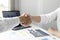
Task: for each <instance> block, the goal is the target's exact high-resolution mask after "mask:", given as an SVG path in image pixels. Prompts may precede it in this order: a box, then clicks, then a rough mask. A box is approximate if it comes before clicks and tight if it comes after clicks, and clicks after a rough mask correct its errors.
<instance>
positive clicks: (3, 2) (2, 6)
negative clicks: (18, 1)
mask: <svg viewBox="0 0 60 40" xmlns="http://www.w3.org/2000/svg"><path fill="white" fill-rule="evenodd" d="M3 10H10V0H0V17H2V11H3Z"/></svg>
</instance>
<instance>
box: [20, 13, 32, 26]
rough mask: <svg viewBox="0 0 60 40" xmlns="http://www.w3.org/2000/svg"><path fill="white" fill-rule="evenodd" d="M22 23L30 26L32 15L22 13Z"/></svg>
mask: <svg viewBox="0 0 60 40" xmlns="http://www.w3.org/2000/svg"><path fill="white" fill-rule="evenodd" d="M19 19H20V22H21V25H22V26H24V27H27V26H29V25H30V24H31V23H32V20H31V16H30V15H29V14H27V13H24V14H22V15H21V16H20V17H19Z"/></svg>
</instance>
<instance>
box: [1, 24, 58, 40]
mask: <svg viewBox="0 0 60 40" xmlns="http://www.w3.org/2000/svg"><path fill="white" fill-rule="evenodd" d="M35 26H36V25H32V27H31V28H27V29H23V30H18V31H13V30H9V31H6V32H2V33H0V40H59V38H56V37H55V36H44V37H34V36H33V35H32V34H30V33H29V31H28V29H33V30H34V29H40V30H43V29H42V28H39V27H38V26H36V27H35ZM43 31H44V32H46V33H48V32H47V31H45V30H43ZM48 34H49V33H48ZM53 37H55V38H54V39H53ZM44 38H48V39H44Z"/></svg>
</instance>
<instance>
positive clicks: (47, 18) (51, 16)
mask: <svg viewBox="0 0 60 40" xmlns="http://www.w3.org/2000/svg"><path fill="white" fill-rule="evenodd" d="M57 13H58V12H57V10H55V11H53V12H51V13H48V14H43V15H40V16H31V19H32V21H34V22H38V23H39V22H40V23H42V24H47V23H50V22H52V21H54V20H55V19H56V17H57Z"/></svg>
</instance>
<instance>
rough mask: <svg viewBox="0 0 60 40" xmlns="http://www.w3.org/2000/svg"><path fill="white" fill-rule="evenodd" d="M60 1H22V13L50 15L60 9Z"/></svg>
mask: <svg viewBox="0 0 60 40" xmlns="http://www.w3.org/2000/svg"><path fill="white" fill-rule="evenodd" d="M59 2H60V0H20V4H21V5H20V4H19V5H20V11H21V13H23V12H28V13H31V14H32V15H39V14H45V13H49V12H51V11H53V10H55V9H56V8H57V7H58V4H59Z"/></svg>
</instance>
